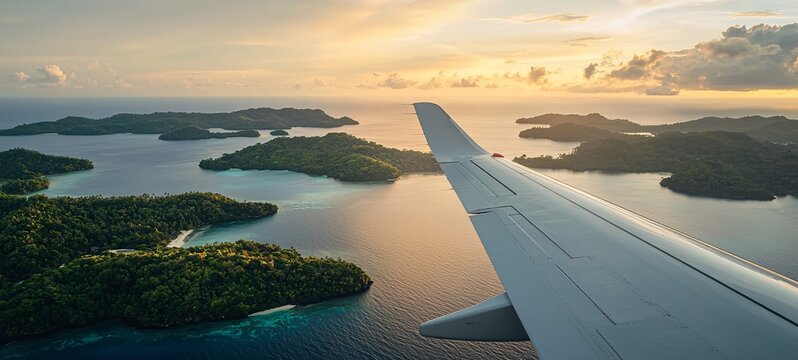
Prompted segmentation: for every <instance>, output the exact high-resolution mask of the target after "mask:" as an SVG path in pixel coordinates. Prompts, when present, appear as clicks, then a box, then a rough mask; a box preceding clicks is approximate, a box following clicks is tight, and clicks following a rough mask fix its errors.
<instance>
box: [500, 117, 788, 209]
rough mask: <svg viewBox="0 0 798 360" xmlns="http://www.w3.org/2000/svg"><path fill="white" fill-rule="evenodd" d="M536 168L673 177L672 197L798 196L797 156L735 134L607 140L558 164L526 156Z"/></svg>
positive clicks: (524, 161) (579, 149)
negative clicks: (674, 192)
mask: <svg viewBox="0 0 798 360" xmlns="http://www.w3.org/2000/svg"><path fill="white" fill-rule="evenodd" d="M515 161H516V162H518V163H520V164H523V165H526V166H529V167H537V168H551V169H571V170H577V171H585V170H605V171H623V172H670V173H672V176H670V177H668V178H665V179H663V180H662V181H661V182H660V184H661V185H662V186H665V187H668V188H670V189H671V190H673V191H676V192H681V193H685V194H692V195H701V196H708V197H717V198H728V199H754V200H772V199H773V198H774V197H775V196H785V195H793V196H798V150H796V147H795V146H784V145H775V144H770V143H763V142H759V141H757V140H754V139H753V138H751V137H750V136H748V135H746V134H741V133H731V132H702V133H687V134H683V133H664V134H661V135H658V136H657V137H654V138H645V139H644V140H641V141H634V142H629V141H624V140H620V139H604V140H597V141H590V142H586V143H583V144H581V145H580V146H579V147H577V148H576V149H575V150H574V151H573V152H571V153H568V154H562V155H560V156H559V157H557V158H553V157H551V156H541V157H536V158H528V157H526V156H525V155H524V156H521V157H518V158H515Z"/></svg>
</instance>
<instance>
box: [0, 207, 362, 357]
mask: <svg viewBox="0 0 798 360" xmlns="http://www.w3.org/2000/svg"><path fill="white" fill-rule="evenodd" d="M276 211H277V206H275V205H273V204H269V203H250V202H238V201H235V200H232V199H229V198H226V197H224V196H221V195H218V194H212V193H187V194H182V195H170V196H149V195H142V196H124V197H100V196H91V197H79V198H71V197H57V198H48V197H46V196H32V197H28V198H25V197H20V196H12V195H3V194H0V239H2V241H0V344H3V343H7V342H9V341H13V340H17V339H24V338H29V337H33V336H37V335H41V334H46V333H50V332H54V331H58V330H62V329H68V328H72V327H76V326H81V325H86V324H91V323H96V322H100V321H105V320H112V319H120V320H123V321H125V322H127V323H129V324H131V325H134V326H140V327H170V326H177V325H183V324H191V323H198V322H203V321H215V320H226V319H236V318H243V317H246V316H247V315H249V314H251V313H255V312H258V311H263V310H266V309H269V308H273V307H278V306H283V305H288V304H293V305H304V304H310V303H315V302H319V301H322V300H325V299H330V298H335V297H339V296H345V295H349V294H354V293H357V292H361V291H364V290H366V289H368V288H369V286H370V285H371V280H370V279H369V277H368V276H367V275H366V274H365V273H364V272H363V270H361V269H360V268H359V267H357V266H356V265H354V264H351V263H347V262H345V261H342V260H334V259H329V258H315V257H302V256H300V255H299V253H297V252H296V251H295V250H293V249H282V248H280V247H278V246H274V245H267V244H261V243H255V242H251V241H239V242H236V243H223V244H213V245H206V246H201V247H196V248H188V249H183V248H169V247H166V245H167V244H168V243H169V242H170V240H171V239H172V238H174V237H175V236H177V235H178V234H179V233H180V232H181V230H184V229H191V228H196V227H200V226H204V225H210V224H217V223H223V222H230V221H240V220H249V219H257V218H262V217H266V216H271V215H273V214H274V213H276ZM113 249H135V250H136V251H115V252H111V251H110V250H113Z"/></svg>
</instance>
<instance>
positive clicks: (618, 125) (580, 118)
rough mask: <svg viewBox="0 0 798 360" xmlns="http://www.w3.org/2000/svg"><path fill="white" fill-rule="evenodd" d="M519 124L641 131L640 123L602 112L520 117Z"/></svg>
mask: <svg viewBox="0 0 798 360" xmlns="http://www.w3.org/2000/svg"><path fill="white" fill-rule="evenodd" d="M515 122H516V123H519V124H548V125H551V126H555V125H559V124H566V123H571V124H577V125H584V126H592V127H596V128H599V129H603V130H608V131H612V132H640V131H643V130H641V126H640V124H636V123H633V122H631V121H629V120H623V119H608V118H606V117H604V116H603V115H601V114H598V113H592V114H587V115H578V114H551V113H550V114H543V115H538V116H534V117H530V118H520V119H518V120H516V121H515Z"/></svg>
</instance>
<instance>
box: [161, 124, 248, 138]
mask: <svg viewBox="0 0 798 360" xmlns="http://www.w3.org/2000/svg"><path fill="white" fill-rule="evenodd" d="M229 137H260V133H259V132H258V131H257V130H241V131H234V132H224V133H217V132H211V131H209V130H206V129H202V128H198V127H196V126H194V125H191V126H186V127H184V128H181V129H177V130H174V131H170V132H168V133H163V134H161V136H159V137H158V139H160V140H202V139H224V138H229Z"/></svg>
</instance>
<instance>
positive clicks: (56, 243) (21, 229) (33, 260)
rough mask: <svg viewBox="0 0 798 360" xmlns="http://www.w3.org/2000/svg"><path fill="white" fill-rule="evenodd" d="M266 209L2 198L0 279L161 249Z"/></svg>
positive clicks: (196, 201) (178, 201)
mask: <svg viewBox="0 0 798 360" xmlns="http://www.w3.org/2000/svg"><path fill="white" fill-rule="evenodd" d="M275 212H277V206H276V205H273V204H269V203H251V202H238V201H235V200H232V199H230V198H227V197H224V196H222V195H219V194H212V193H187V194H182V195H170V196H150V195H141V196H122V197H100V196H90V197H78V198H71V197H56V198H48V197H45V196H40V195H37V196H31V197H29V198H21V197H18V196H10V195H0V276H2V277H3V278H5V279H6V280H7V281H14V282H16V281H20V280H24V279H27V278H28V277H30V276H31V275H32V274H35V273H38V272H41V271H43V270H45V269H48V268H53V267H57V266H59V265H62V264H65V263H67V262H69V261H70V260H73V259H75V258H77V257H80V256H82V255H86V254H98V253H102V252H104V251H107V250H109V249H117V248H137V249H151V248H155V247H159V246H164V245H166V244H168V243H169V241H170V240H171V239H173V238H174V237H175V236H176V235H177V234H178V233H179V232H180V230H186V229H193V228H197V227H200V226H203V225H209V224H217V223H223V222H229V221H236V220H248V219H256V218H261V217H264V216H269V215H273V214H274V213H275Z"/></svg>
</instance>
